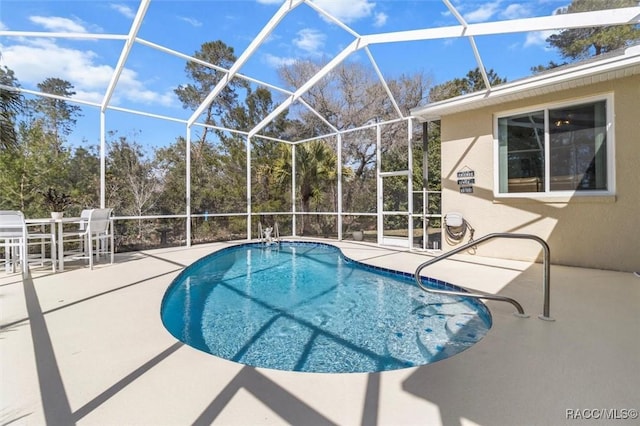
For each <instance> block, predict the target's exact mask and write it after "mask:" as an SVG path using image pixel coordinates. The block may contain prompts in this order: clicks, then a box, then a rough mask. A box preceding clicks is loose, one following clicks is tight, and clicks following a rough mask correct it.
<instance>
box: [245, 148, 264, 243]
mask: <svg viewBox="0 0 640 426" xmlns="http://www.w3.org/2000/svg"><path fill="white" fill-rule="evenodd" d="M258 238H262V235H258ZM247 240H251V138H250V137H249V136H247Z"/></svg>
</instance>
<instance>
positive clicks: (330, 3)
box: [313, 0, 376, 24]
mask: <svg viewBox="0 0 640 426" xmlns="http://www.w3.org/2000/svg"><path fill="white" fill-rule="evenodd" d="M313 2H314V3H315V4H316V5H318V7H320V8H321V9H323V10H326V11H327V12H328V13H330V14H331V15H333V16H334V17H336V18H338V19H340V20H341V21H343V22H344V23H347V24H348V23H350V22H353V21H356V20H358V19H361V18H366V17H368V16H371V14H372V13H373V9H374V7H375V6H376V4H375V3H371V2H369V0H349V1H346V0H313Z"/></svg>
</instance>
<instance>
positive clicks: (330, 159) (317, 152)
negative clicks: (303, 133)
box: [274, 141, 338, 235]
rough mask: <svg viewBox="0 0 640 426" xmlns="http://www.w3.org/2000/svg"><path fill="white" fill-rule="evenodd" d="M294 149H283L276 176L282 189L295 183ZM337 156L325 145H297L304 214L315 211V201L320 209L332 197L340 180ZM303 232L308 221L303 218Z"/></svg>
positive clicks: (297, 183) (277, 162)
mask: <svg viewBox="0 0 640 426" xmlns="http://www.w3.org/2000/svg"><path fill="white" fill-rule="evenodd" d="M291 149H292V148H291V145H285V146H282V147H281V155H280V157H279V158H278V160H277V161H276V163H275V164H274V174H275V176H276V178H277V182H278V184H279V185H280V186H283V185H286V184H287V183H288V182H290V181H291V176H292V166H291ZM336 165H337V156H336V153H335V152H334V151H333V149H332V148H331V147H330V146H329V145H327V144H326V143H324V142H322V141H311V142H305V143H302V144H299V145H296V185H297V189H296V190H297V192H298V194H299V197H300V206H301V211H302V212H303V213H308V212H310V211H311V203H312V201H313V202H314V203H315V204H316V205H320V204H321V202H322V201H323V199H324V195H325V194H326V193H331V192H332V190H333V189H332V188H334V187H335V182H336V179H337V176H338V173H337V167H336ZM300 232H301V234H302V235H304V232H305V217H304V216H302V220H301V225H300Z"/></svg>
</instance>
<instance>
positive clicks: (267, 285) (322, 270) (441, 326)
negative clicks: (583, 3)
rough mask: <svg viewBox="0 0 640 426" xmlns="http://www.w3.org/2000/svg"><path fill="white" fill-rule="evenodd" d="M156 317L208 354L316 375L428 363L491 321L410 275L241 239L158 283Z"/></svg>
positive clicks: (308, 249)
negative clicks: (163, 288)
mask: <svg viewBox="0 0 640 426" xmlns="http://www.w3.org/2000/svg"><path fill="white" fill-rule="evenodd" d="M429 285H431V286H435V287H438V288H448V289H451V288H456V289H458V288H457V287H455V286H451V285H450V284H446V283H443V282H440V281H433V282H432V281H429ZM161 318H162V322H163V324H164V325H165V327H166V328H167V330H168V331H169V332H170V333H171V334H172V335H173V336H174V337H176V338H177V339H179V340H180V341H182V342H184V343H186V344H188V345H190V346H192V347H194V348H197V349H200V350H202V351H205V352H208V353H211V354H213V355H216V356H219V357H222V358H225V359H228V360H232V361H236V362H239V363H242V364H246V365H251V366H256V367H265V368H272V369H278V370H290V371H305V372H321V373H347V372H375V371H385V370H395V369H400V368H407V367H412V366H417V365H423V364H427V363H430V362H435V361H438V360H441V359H444V358H447V357H449V356H452V355H455V354H457V353H459V352H461V351H463V350H465V349H467V348H469V347H470V346H471V345H473V344H474V343H476V342H477V341H478V340H480V339H481V338H482V337H483V336H484V335H485V333H486V332H487V331H488V330H489V328H490V327H491V316H490V314H489V311H488V309H487V308H486V306H485V305H484V304H482V303H481V302H479V301H477V300H474V299H471V298H461V297H457V296H447V295H436V294H431V293H426V292H424V291H423V290H420V289H419V288H418V287H417V286H416V285H415V282H414V281H413V276H412V275H411V274H407V273H400V272H395V271H391V270H387V269H383V268H377V267H376V268H374V267H371V266H368V265H365V264H362V263H360V262H356V261H354V260H351V259H348V258H346V257H345V256H344V255H343V254H342V252H341V251H340V250H339V249H338V248H337V247H335V246H331V245H328V244H322V243H309V242H282V243H280V244H273V245H270V246H265V245H263V244H261V243H248V244H242V245H238V246H234V247H229V248H225V249H222V250H220V251H217V252H215V253H212V254H210V255H208V256H206V257H204V258H202V259H200V260H198V261H196V262H195V263H193V264H192V265H191V266H189V267H187V268H186V269H185V270H184V271H182V273H181V274H180V275H179V276H178V277H176V279H175V280H174V281H173V282H172V283H171V285H170V286H169V288H168V289H167V292H166V294H165V296H164V299H163V301H162V307H161Z"/></svg>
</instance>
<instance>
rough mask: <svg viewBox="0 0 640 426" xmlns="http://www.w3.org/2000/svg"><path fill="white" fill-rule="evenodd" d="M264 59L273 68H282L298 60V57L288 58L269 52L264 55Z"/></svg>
mask: <svg viewBox="0 0 640 426" xmlns="http://www.w3.org/2000/svg"><path fill="white" fill-rule="evenodd" d="M263 60H264V62H265V63H266V64H267V65H268V66H270V67H271V68H280V67H281V66H284V65H292V64H293V63H294V62H295V61H296V58H286V57H281V56H276V55H272V54H270V53H267V54H266V55H264V56H263Z"/></svg>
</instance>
